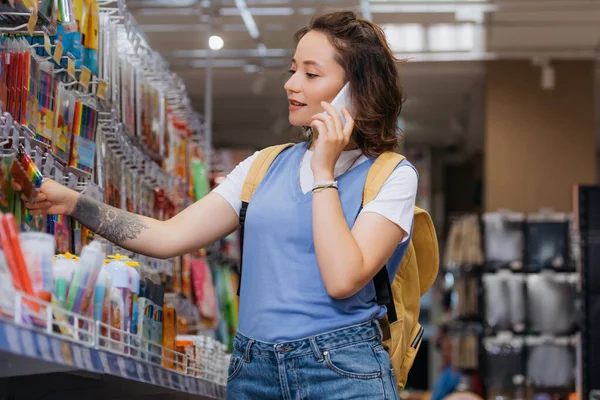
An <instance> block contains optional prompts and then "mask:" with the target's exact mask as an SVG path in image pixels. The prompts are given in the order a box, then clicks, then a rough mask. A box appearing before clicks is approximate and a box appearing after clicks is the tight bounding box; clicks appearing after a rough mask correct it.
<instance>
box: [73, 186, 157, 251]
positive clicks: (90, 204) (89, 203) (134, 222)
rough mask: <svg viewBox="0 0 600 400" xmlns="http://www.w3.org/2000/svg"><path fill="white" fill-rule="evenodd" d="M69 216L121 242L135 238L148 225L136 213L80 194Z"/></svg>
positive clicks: (109, 238)
mask: <svg viewBox="0 0 600 400" xmlns="http://www.w3.org/2000/svg"><path fill="white" fill-rule="evenodd" d="M71 216H72V217H73V218H75V219H76V220H77V221H79V222H81V223H82V224H83V225H84V226H85V227H87V228H88V229H90V230H91V231H93V232H95V233H97V234H98V235H100V236H102V237H103V238H105V239H106V240H110V241H111V242H113V243H115V244H121V243H124V242H126V241H127V240H132V239H135V238H137V237H138V236H139V235H140V234H141V233H142V231H143V230H144V229H148V226H147V225H146V224H145V223H144V221H142V220H141V219H140V218H139V217H138V216H137V215H135V214H131V213H129V212H127V211H123V210H119V209H118V208H114V207H111V206H109V205H106V204H104V203H101V202H99V201H97V200H95V199H92V198H91V197H88V196H84V195H81V196H79V199H78V200H77V204H75V208H74V209H73V212H72V213H71Z"/></svg>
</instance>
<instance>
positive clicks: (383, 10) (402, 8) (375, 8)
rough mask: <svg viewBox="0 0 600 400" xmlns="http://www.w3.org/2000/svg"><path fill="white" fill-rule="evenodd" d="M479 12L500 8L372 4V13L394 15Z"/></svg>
mask: <svg viewBox="0 0 600 400" xmlns="http://www.w3.org/2000/svg"><path fill="white" fill-rule="evenodd" d="M465 9H467V10H478V11H480V12H492V11H496V10H497V9H498V7H497V6H496V5H494V4H485V3H481V4H443V3H440V4H431V3H428V4H418V3H412V4H401V3H400V4H398V3H397V4H382V3H377V4H371V12H372V13H380V14H392V13H413V14H425V13H439V14H443V13H446V14H454V13H457V12H459V11H461V10H465Z"/></svg>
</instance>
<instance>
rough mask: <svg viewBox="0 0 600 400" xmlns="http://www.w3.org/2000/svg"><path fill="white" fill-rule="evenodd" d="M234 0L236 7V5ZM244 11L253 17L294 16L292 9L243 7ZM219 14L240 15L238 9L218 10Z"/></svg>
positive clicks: (226, 8) (224, 8)
mask: <svg viewBox="0 0 600 400" xmlns="http://www.w3.org/2000/svg"><path fill="white" fill-rule="evenodd" d="M237 3H238V2H237V0H236V5H237ZM245 9H246V10H247V11H248V12H250V13H251V14H252V15H255V16H257V15H258V16H280V15H294V9H293V8H291V7H250V8H248V7H245ZM219 13H220V14H221V15H222V16H233V15H240V14H241V13H242V10H241V8H239V7H236V8H234V7H223V8H221V9H219Z"/></svg>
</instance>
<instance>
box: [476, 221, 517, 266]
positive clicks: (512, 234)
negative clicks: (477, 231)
mask: <svg viewBox="0 0 600 400" xmlns="http://www.w3.org/2000/svg"><path fill="white" fill-rule="evenodd" d="M482 219H483V224H484V231H485V258H486V268H487V269H489V270H496V269H497V268H500V267H505V266H509V267H511V268H513V269H521V268H522V267H523V258H524V250H525V235H524V225H525V215H524V214H522V213H511V212H497V213H485V214H484V215H483V218H482Z"/></svg>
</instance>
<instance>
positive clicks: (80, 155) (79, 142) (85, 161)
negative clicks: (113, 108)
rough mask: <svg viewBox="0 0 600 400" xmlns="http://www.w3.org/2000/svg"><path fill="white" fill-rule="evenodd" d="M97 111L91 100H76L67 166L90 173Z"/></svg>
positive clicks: (92, 163) (94, 148)
mask: <svg viewBox="0 0 600 400" xmlns="http://www.w3.org/2000/svg"><path fill="white" fill-rule="evenodd" d="M97 123H98V111H97V110H96V105H95V104H93V103H92V101H91V100H89V99H88V100H87V101H76V102H75V105H74V108H73V125H72V126H73V139H72V140H73V143H72V146H71V155H70V157H69V159H70V161H69V166H71V167H72V168H76V169H78V170H80V171H84V172H87V173H92V170H93V168H94V161H95V158H96V127H97Z"/></svg>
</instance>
